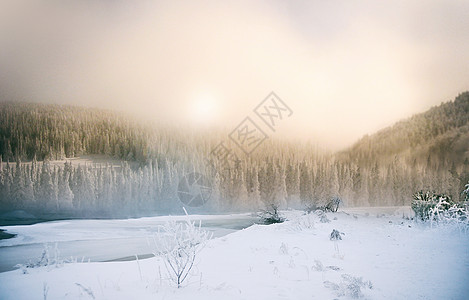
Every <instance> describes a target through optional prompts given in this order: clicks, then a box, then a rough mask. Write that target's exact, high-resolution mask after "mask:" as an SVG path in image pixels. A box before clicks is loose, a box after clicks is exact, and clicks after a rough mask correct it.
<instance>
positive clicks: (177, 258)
mask: <svg viewBox="0 0 469 300" xmlns="http://www.w3.org/2000/svg"><path fill="white" fill-rule="evenodd" d="M161 229H162V232H159V234H158V235H157V236H156V240H155V245H156V247H157V250H158V253H159V254H160V255H162V256H163V258H164V263H165V266H166V270H167V272H168V275H169V276H170V278H171V280H173V281H174V283H176V284H177V287H178V288H179V287H180V286H181V284H182V283H183V282H184V280H185V279H186V278H187V276H188V275H189V273H190V271H191V269H192V267H193V266H194V263H195V259H196V257H197V254H198V253H199V252H200V251H201V250H202V249H203V248H204V247H205V245H206V243H207V242H208V240H209V239H210V238H211V237H212V235H211V234H210V233H208V232H207V231H205V230H203V229H202V228H201V224H200V223H199V226H196V225H195V223H194V222H193V221H189V220H187V221H186V222H175V221H169V222H167V223H166V224H165V225H163V226H161ZM155 255H156V254H155Z"/></svg>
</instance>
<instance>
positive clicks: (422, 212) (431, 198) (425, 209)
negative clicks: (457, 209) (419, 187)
mask: <svg viewBox="0 0 469 300" xmlns="http://www.w3.org/2000/svg"><path fill="white" fill-rule="evenodd" d="M412 198H413V200H412V203H411V207H412V210H413V211H414V213H415V217H416V218H417V219H419V220H421V221H428V220H430V211H431V210H432V209H434V208H435V206H436V205H437V204H438V202H439V201H440V200H443V201H444V203H447V208H446V209H448V208H449V207H451V205H452V204H453V202H452V201H451V197H450V196H447V195H445V194H441V195H438V194H435V192H430V191H426V192H423V191H419V192H417V193H415V194H413V195H412ZM445 205H446V204H445Z"/></svg>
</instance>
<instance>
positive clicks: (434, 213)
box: [429, 198, 469, 229]
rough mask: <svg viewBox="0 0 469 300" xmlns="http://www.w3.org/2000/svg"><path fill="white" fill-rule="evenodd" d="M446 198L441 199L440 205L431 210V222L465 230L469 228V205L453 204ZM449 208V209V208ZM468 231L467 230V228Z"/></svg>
mask: <svg viewBox="0 0 469 300" xmlns="http://www.w3.org/2000/svg"><path fill="white" fill-rule="evenodd" d="M449 205H450V203H448V202H447V201H446V199H444V198H440V199H439V201H438V203H437V204H436V205H435V206H434V207H432V208H430V211H429V214H430V220H431V222H432V223H433V222H437V223H439V224H445V225H456V226H458V227H462V228H465V227H467V226H469V207H468V205H467V204H455V203H454V204H452V205H451V206H449ZM448 206H449V207H448ZM465 229H466V228H465Z"/></svg>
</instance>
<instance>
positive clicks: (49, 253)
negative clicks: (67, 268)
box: [16, 243, 70, 274]
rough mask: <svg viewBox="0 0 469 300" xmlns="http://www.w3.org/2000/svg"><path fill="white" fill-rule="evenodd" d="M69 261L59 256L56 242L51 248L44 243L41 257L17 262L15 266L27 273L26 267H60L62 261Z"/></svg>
mask: <svg viewBox="0 0 469 300" xmlns="http://www.w3.org/2000/svg"><path fill="white" fill-rule="evenodd" d="M67 262H70V261H67V260H63V259H61V258H60V251H59V248H58V247H57V243H56V244H55V246H54V248H53V249H52V250H51V247H50V246H49V244H44V249H43V250H42V254H41V258H39V259H36V260H29V261H28V262H27V263H26V264H18V265H16V267H18V268H20V269H21V270H22V271H23V273H24V274H27V273H28V269H34V268H40V267H55V268H59V267H62V266H63V264H64V263H67Z"/></svg>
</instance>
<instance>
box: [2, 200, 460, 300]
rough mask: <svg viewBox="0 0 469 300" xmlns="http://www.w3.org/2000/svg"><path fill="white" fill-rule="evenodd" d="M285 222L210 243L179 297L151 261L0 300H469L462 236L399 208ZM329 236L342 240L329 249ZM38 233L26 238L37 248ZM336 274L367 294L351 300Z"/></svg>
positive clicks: (33, 284) (49, 271)
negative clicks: (348, 278) (324, 219)
mask: <svg viewBox="0 0 469 300" xmlns="http://www.w3.org/2000/svg"><path fill="white" fill-rule="evenodd" d="M283 213H284V214H285V216H286V217H287V218H288V221H287V222H285V223H282V224H275V225H253V226H251V227H249V228H247V229H243V230H240V231H237V232H234V233H230V234H228V235H225V236H222V237H218V238H214V239H212V240H211V241H210V242H209V243H208V245H207V246H206V247H205V248H204V249H203V250H202V251H201V252H200V253H199V255H198V256H197V260H196V266H195V267H194V268H193V270H192V272H191V276H190V277H188V279H187V280H186V281H185V282H184V283H183V286H182V287H181V288H177V287H176V286H175V285H174V284H173V283H172V282H171V281H170V280H168V275H167V272H166V268H165V266H164V263H163V260H162V258H161V257H153V258H149V259H144V260H139V261H126V262H90V263H70V264H64V265H63V266H59V267H56V266H47V267H40V268H35V269H28V273H27V274H23V272H22V271H21V270H14V271H9V272H4V273H0V299H15V300H16V299H45V297H44V288H46V290H47V293H46V294H47V297H46V298H47V299H93V298H94V299H194V300H197V299H204V300H207V299H223V300H228V299H269V300H270V299H352V298H354V296H356V297H359V298H363V299H469V233H466V232H461V231H459V230H457V229H454V228H449V227H433V228H431V227H430V226H429V225H428V224H419V223H415V222H414V221H411V220H407V219H403V217H402V216H403V214H404V215H406V213H408V210H406V209H397V208H394V209H388V210H387V211H384V210H377V209H373V210H370V209H368V210H367V209H353V210H352V209H349V210H346V211H339V212H338V213H327V217H328V218H329V220H330V222H329V223H321V222H320V219H319V217H317V216H316V215H314V214H312V215H303V213H302V212H299V211H287V212H283ZM192 218H193V219H197V217H194V216H192ZM129 222H136V223H138V222H148V219H137V220H131V221H129ZM72 223H73V222H72ZM37 225H39V224H37ZM42 226H45V225H42ZM47 226H49V225H47ZM69 226H70V225H69ZM37 227H38V226H36V227H35V225H33V226H31V227H30V228H32V229H31V230H35V228H37ZM54 228H55V227H54V224H51V225H50V227H49V228H48V230H54ZM333 229H336V230H338V231H340V232H342V233H344V234H343V235H342V240H339V241H330V239H329V235H330V233H331V231H332V230H333ZM21 230H26V231H28V230H27V229H18V230H17V232H20V231H21ZM78 231H79V230H78ZM93 232H94V234H95V235H96V236H100V235H101V234H105V233H103V232H100V229H99V228H94V230H93ZM44 233H45V232H42V233H39V232H33V231H28V234H31V235H32V236H33V238H34V235H35V234H37V236H42V237H40V238H38V239H39V240H40V241H43V240H47V239H44ZM115 234H118V233H115ZM147 234H149V233H148V232H147ZM75 238H76V236H75ZM6 241H8V240H5V241H3V242H2V243H6ZM23 242H24V240H23ZM10 243H12V242H10ZM344 274H348V275H351V276H355V277H357V278H360V277H361V278H362V280H363V282H368V281H370V282H371V285H369V284H367V286H362V287H361V289H360V290H359V291H358V293H357V289H355V290H354V291H355V292H356V293H351V292H350V291H351V290H353V287H350V283H347V282H346V280H345V279H344V276H343V275H344ZM347 284H348V285H347ZM347 286H349V288H347ZM334 287H335V288H336V289H334ZM370 287H371V288H370Z"/></svg>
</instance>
